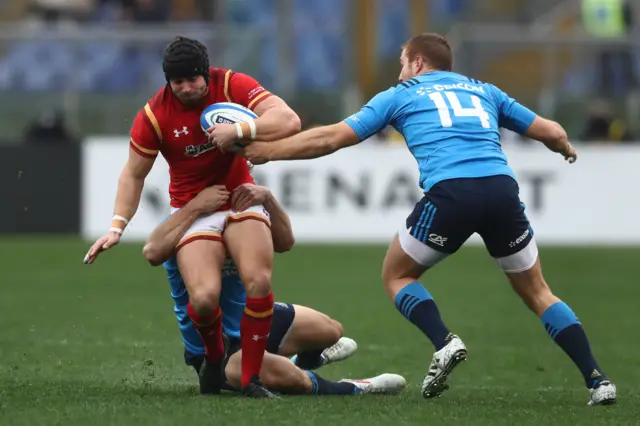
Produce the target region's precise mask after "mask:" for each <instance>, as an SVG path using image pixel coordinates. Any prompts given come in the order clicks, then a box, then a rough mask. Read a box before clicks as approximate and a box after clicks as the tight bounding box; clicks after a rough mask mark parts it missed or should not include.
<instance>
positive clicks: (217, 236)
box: [171, 204, 271, 251]
mask: <svg viewBox="0 0 640 426" xmlns="http://www.w3.org/2000/svg"><path fill="white" fill-rule="evenodd" d="M178 210H179V209H178V208H176V207H172V208H171V214H174V213H175V212H177V211H178ZM249 219H251V220H259V221H261V222H264V223H265V224H266V225H267V226H269V227H270V226H271V221H270V219H269V213H268V212H267V209H265V208H264V206H262V205H261V204H259V205H257V206H252V207H249V208H248V209H247V210H245V211H242V212H237V211H235V210H222V211H217V212H213V213H207V214H204V215H202V216H200V217H199V218H198V219H196V221H195V222H193V224H192V225H191V226H190V227H189V229H188V230H187V232H185V234H184V236H183V237H182V239H181V240H180V242H178V245H177V246H176V251H178V250H180V249H181V248H182V247H184V246H185V245H187V244H189V243H190V242H192V241H196V240H213V241H222V234H223V233H224V230H225V228H226V227H227V225H228V224H229V223H230V222H242V221H243V220H249Z"/></svg>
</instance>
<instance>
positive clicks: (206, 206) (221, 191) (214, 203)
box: [190, 185, 231, 213]
mask: <svg viewBox="0 0 640 426" xmlns="http://www.w3.org/2000/svg"><path fill="white" fill-rule="evenodd" d="M230 196H231V193H230V192H229V191H227V187H226V186H224V185H213V186H209V187H207V188H205V189H203V190H202V191H201V192H200V193H199V194H198V195H196V197H195V198H194V199H193V200H192V201H191V203H190V204H192V205H193V207H194V208H195V209H196V210H198V211H199V212H202V213H210V212H214V211H216V210H218V209H219V208H220V207H222V206H223V205H225V204H226V203H227V201H229V197H230Z"/></svg>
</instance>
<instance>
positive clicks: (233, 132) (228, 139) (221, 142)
mask: <svg viewBox="0 0 640 426" xmlns="http://www.w3.org/2000/svg"><path fill="white" fill-rule="evenodd" d="M207 134H208V135H209V140H210V141H211V142H213V143H214V144H215V145H216V147H217V148H218V149H219V150H220V152H222V153H223V154H225V153H227V152H231V151H232V148H233V145H234V144H235V143H236V142H238V130H237V129H236V126H235V124H216V125H215V126H213V127H210V128H209V129H207Z"/></svg>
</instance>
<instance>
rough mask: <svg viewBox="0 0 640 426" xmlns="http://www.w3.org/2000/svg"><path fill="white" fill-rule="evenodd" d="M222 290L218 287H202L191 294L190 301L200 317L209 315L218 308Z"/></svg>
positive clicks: (211, 285)
mask: <svg viewBox="0 0 640 426" xmlns="http://www.w3.org/2000/svg"><path fill="white" fill-rule="evenodd" d="M219 300H220V289H219V288H217V286H215V285H213V284H210V285H200V286H198V287H197V288H196V289H195V290H192V291H191V292H190V293H189V301H190V302H191V305H192V306H193V308H194V309H195V311H196V312H197V313H198V314H200V315H207V314H210V313H211V312H213V311H214V310H215V309H216V308H217V307H218V302H219Z"/></svg>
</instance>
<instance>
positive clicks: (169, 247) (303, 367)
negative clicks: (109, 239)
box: [143, 184, 406, 396]
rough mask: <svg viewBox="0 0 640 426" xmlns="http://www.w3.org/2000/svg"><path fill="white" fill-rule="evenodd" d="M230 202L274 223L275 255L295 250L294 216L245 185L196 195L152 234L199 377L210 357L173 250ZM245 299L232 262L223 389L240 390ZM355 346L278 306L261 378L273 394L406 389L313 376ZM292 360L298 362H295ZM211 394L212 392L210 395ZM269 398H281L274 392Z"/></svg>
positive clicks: (150, 253) (154, 260) (150, 250)
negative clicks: (261, 211) (260, 211)
mask: <svg viewBox="0 0 640 426" xmlns="http://www.w3.org/2000/svg"><path fill="white" fill-rule="evenodd" d="M229 198H231V204H232V205H233V206H234V210H236V211H244V210H246V209H247V208H249V207H251V206H254V205H258V204H260V205H262V206H264V208H265V210H266V216H268V217H269V218H270V222H271V234H272V236H273V243H274V248H275V251H276V252H285V251H288V250H290V249H291V248H292V247H293V244H294V236H293V231H292V229H291V222H290V220H289V217H288V215H287V214H286V213H285V211H284V210H283V209H282V207H281V206H280V204H279V203H278V202H277V200H276V199H275V197H273V195H272V194H271V192H270V191H269V189H268V188H266V187H263V186H258V185H252V184H244V185H241V186H240V187H238V188H237V189H236V190H234V192H233V194H229V192H228V191H227V190H226V189H225V187H224V186H214V187H210V188H207V189H205V190H204V191H202V192H201V193H200V194H198V195H197V196H196V197H195V198H194V199H193V200H192V201H190V202H189V203H188V204H187V205H186V206H185V207H183V208H182V209H180V210H179V211H177V212H176V213H174V214H173V215H171V216H170V217H169V218H168V219H167V220H165V221H164V222H163V223H162V224H160V225H159V226H158V227H157V228H156V229H155V230H154V231H153V233H152V234H151V236H150V237H149V240H148V242H147V244H146V245H145V247H144V249H143V252H144V255H145V257H146V258H147V260H148V261H149V263H151V264H152V265H154V266H157V265H160V264H163V265H164V268H165V269H166V270H167V274H168V278H169V284H170V286H171V296H172V297H173V299H174V302H175V307H174V312H175V314H176V316H177V319H178V323H179V326H180V332H181V334H182V339H183V342H184V349H185V350H184V355H185V363H186V364H187V365H191V366H193V368H194V369H195V370H196V372H198V373H200V372H201V370H200V366H201V365H202V363H203V361H204V358H205V351H206V350H205V345H204V343H203V342H202V338H201V337H200V335H199V334H198V332H197V331H196V329H195V326H194V324H193V322H192V321H191V319H190V318H189V315H188V313H187V304H188V302H189V295H188V293H187V290H186V288H185V285H184V281H183V279H182V276H181V275H180V271H179V270H178V265H177V262H176V259H175V256H174V251H175V248H176V247H177V246H179V243H180V239H181V238H182V237H183V235H184V233H185V232H186V230H187V229H189V227H190V226H191V225H192V224H193V223H194V222H195V221H196V220H197V218H198V217H199V216H200V215H201V214H203V213H209V212H211V211H215V210H216V209H218V208H219V207H220V206H221V205H222V204H224V203H225V202H227V201H228V200H229ZM246 297H247V294H246V291H245V289H244V285H243V283H242V281H241V280H240V276H239V274H238V270H237V268H236V266H235V265H234V263H233V261H232V260H231V259H227V262H226V263H225V265H224V269H223V271H222V290H221V294H220V296H219V300H220V308H221V310H222V328H223V333H224V340H225V350H226V355H225V358H224V362H223V364H222V368H223V370H224V371H223V378H224V380H225V386H223V388H224V389H227V390H238V389H240V387H241V383H240V382H241V371H242V368H241V356H242V351H241V348H240V346H241V345H240V321H241V320H242V315H243V312H244V310H245V308H246V306H245V305H246V303H245V300H246ZM356 348H357V345H356V342H355V341H353V340H352V339H349V338H346V337H342V326H341V325H340V323H338V322H337V321H335V320H333V319H331V318H329V317H328V316H326V315H324V314H322V313H320V312H318V311H315V310H313V309H311V308H307V307H304V306H300V305H292V304H288V303H279V302H277V303H275V305H274V313H273V322H272V324H271V329H270V332H269V335H268V342H267V353H266V354H265V357H264V360H263V364H262V370H261V373H260V378H261V380H262V382H263V384H264V385H265V387H266V388H267V389H269V391H272V392H278V393H287V394H310V395H361V394H368V393H386V394H391V393H397V392H399V391H401V390H402V389H403V388H404V387H405V385H406V382H405V380H404V378H403V377H401V376H398V375H396V374H381V375H379V376H376V377H373V378H370V379H363V380H352V379H343V380H341V381H339V382H332V381H329V380H326V379H323V378H322V377H321V376H320V375H319V374H318V373H316V372H314V371H312V370H315V369H317V368H320V367H322V366H323V365H327V364H330V363H334V362H338V361H342V360H344V359H346V358H348V357H350V356H351V355H353V353H354V352H355V351H356ZM288 357H292V358H291V359H289V358H288ZM205 393H208V392H205ZM271 396H275V395H274V394H273V393H271Z"/></svg>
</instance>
